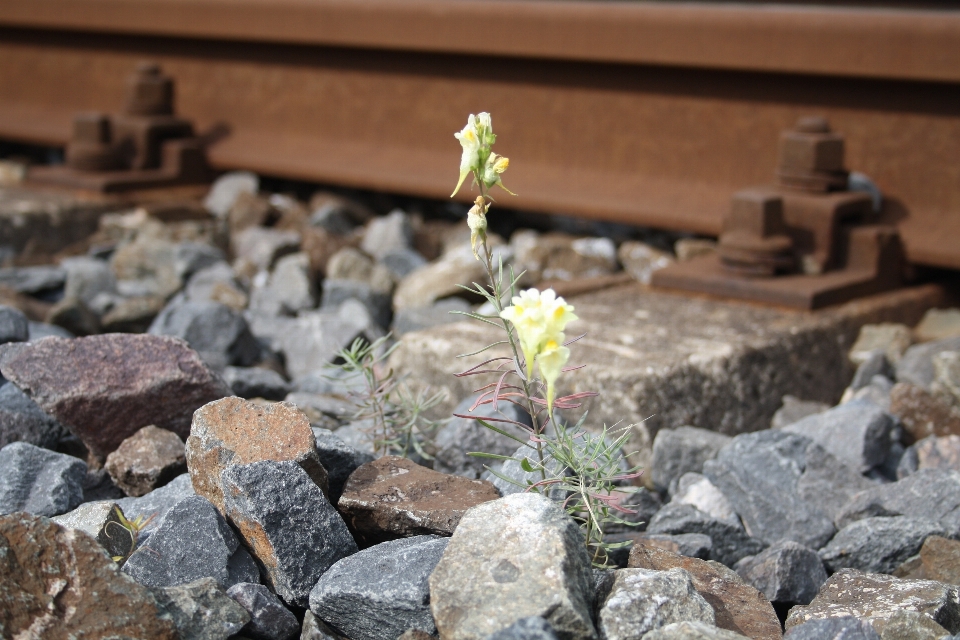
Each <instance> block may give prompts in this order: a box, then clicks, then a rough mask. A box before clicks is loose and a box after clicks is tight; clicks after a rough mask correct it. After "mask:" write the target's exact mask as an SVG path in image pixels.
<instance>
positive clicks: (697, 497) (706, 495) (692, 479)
mask: <svg viewBox="0 0 960 640" xmlns="http://www.w3.org/2000/svg"><path fill="white" fill-rule="evenodd" d="M671 503H674V504H688V505H691V506H693V507H696V508H697V509H699V510H700V511H702V512H703V513H705V514H707V515H709V516H711V517H713V518H716V519H717V520H720V521H722V522H726V523H729V524H730V525H732V526H733V527H735V528H737V529H740V530H743V525H742V524H741V522H740V516H738V515H737V512H736V511H734V509H733V506H732V505H731V504H730V501H729V500H727V498H726V496H724V495H723V494H722V493H721V492H720V489H717V487H716V486H715V485H714V484H713V483H712V482H710V479H709V478H707V477H706V476H704V475H701V474H699V473H694V472H692V471H691V472H689V473H685V474H683V475H682V476H680V479H679V480H678V481H677V482H676V489H675V491H674V494H673V498H672V500H671Z"/></svg>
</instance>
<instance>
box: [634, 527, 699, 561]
mask: <svg viewBox="0 0 960 640" xmlns="http://www.w3.org/2000/svg"><path fill="white" fill-rule="evenodd" d="M643 538H644V540H651V541H653V542H654V543H656V544H657V545H658V546H672V545H676V553H678V554H680V555H681V556H686V557H688V558H699V559H700V560H706V559H708V558H709V557H710V554H711V553H712V552H713V540H712V539H711V538H710V536H708V535H706V534H705V533H678V534H666V533H648V534H646V535H644V536H643ZM671 550H672V549H671Z"/></svg>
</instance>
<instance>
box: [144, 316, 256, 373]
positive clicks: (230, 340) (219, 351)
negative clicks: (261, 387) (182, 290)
mask: <svg viewBox="0 0 960 640" xmlns="http://www.w3.org/2000/svg"><path fill="white" fill-rule="evenodd" d="M148 333H150V334H153V335H158V336H172V337H174V338H180V339H181V340H184V341H185V342H186V343H187V344H189V345H190V347H191V348H192V349H194V350H195V351H196V352H197V353H199V354H200V357H201V358H203V361H204V362H206V363H207V364H208V365H209V366H210V367H211V368H213V369H215V370H216V371H222V370H223V369H224V368H225V367H226V366H227V365H239V366H250V365H253V364H256V363H257V362H259V361H260V352H261V350H260V344H259V343H258V342H257V339H256V338H254V337H253V334H252V333H250V327H249V326H248V325H247V321H246V320H245V319H244V317H243V315H242V314H241V313H239V312H237V311H235V310H233V309H231V308H230V307H228V306H227V305H225V304H220V303H219V302H183V303H176V302H174V303H171V304H169V305H167V307H166V308H165V309H164V310H163V311H161V312H160V315H158V316H157V317H156V319H155V320H154V321H153V324H151V325H150V329H149V330H148Z"/></svg>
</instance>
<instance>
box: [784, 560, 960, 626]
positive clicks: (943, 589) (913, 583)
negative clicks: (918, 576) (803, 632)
mask: <svg viewBox="0 0 960 640" xmlns="http://www.w3.org/2000/svg"><path fill="white" fill-rule="evenodd" d="M902 610H909V611H916V612H919V613H922V614H924V615H927V616H929V617H930V618H932V619H933V621H934V622H936V623H937V624H939V625H941V626H942V627H944V628H945V629H946V630H947V631H949V632H950V633H956V632H957V631H958V630H960V596H958V594H957V587H956V586H954V585H947V584H943V583H942V582H934V581H933V580H903V579H900V578H894V577H893V576H888V575H883V574H879V573H861V572H859V571H857V570H855V569H841V570H840V571H838V572H837V573H835V574H833V575H832V576H830V578H829V579H828V580H827V581H826V582H825V583H824V584H823V587H822V588H821V589H820V593H819V594H817V597H816V598H814V599H813V602H811V603H810V604H809V605H807V606H803V605H799V606H796V607H793V608H792V609H791V610H790V615H788V616H787V620H786V623H785V627H786V629H787V630H789V629H791V628H792V627H794V626H797V625H800V624H803V623H805V622H807V621H809V620H822V619H826V618H837V617H844V616H855V617H857V618H860V619H862V620H865V621H868V622H870V623H871V624H872V625H873V627H874V629H878V630H880V632H881V633H882V627H883V625H884V623H885V622H886V621H887V620H889V619H890V618H891V617H893V616H894V615H895V614H896V613H897V612H898V611H902ZM808 637H809V636H808Z"/></svg>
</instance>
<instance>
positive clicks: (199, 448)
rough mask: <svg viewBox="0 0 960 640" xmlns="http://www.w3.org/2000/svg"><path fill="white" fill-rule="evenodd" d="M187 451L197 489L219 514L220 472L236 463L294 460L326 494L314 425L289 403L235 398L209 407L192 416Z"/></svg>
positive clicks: (189, 467) (188, 464)
mask: <svg viewBox="0 0 960 640" xmlns="http://www.w3.org/2000/svg"><path fill="white" fill-rule="evenodd" d="M186 452H187V468H188V469H189V470H190V479H191V480H192V481H193V488H194V490H195V491H196V492H197V494H199V495H201V496H203V497H205V498H206V499H208V500H209V501H210V502H212V503H213V504H214V505H215V506H216V507H217V509H219V510H220V512H221V513H224V504H223V487H222V485H221V483H220V473H221V472H222V471H223V470H224V469H225V468H227V467H229V466H233V465H238V464H248V463H251V462H260V461H261V460H274V461H277V462H283V461H286V460H290V461H292V462H296V463H297V464H298V465H300V467H301V468H302V469H303V470H304V471H306V472H307V475H308V476H310V478H311V479H312V480H313V481H314V482H316V483H317V486H319V487H320V488H321V489H322V490H323V492H324V494H326V493H327V471H326V469H324V468H323V465H322V464H321V463H320V458H319V457H318V456H317V450H316V440H315V439H314V436H313V430H312V429H310V421H309V420H308V419H307V416H306V415H304V413H303V412H302V411H300V410H299V409H297V407H296V406H295V405H293V404H290V403H288V402H278V403H270V404H267V403H254V402H249V401H247V400H244V399H243V398H237V397H231V398H224V399H222V400H218V401H216V402H211V403H210V404H208V405H205V406H203V407H201V408H200V409H198V410H197V412H196V413H195V414H194V415H193V426H192V427H191V429H190V437H189V438H187V449H186Z"/></svg>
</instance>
